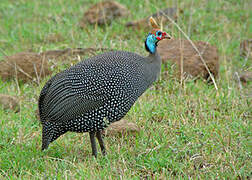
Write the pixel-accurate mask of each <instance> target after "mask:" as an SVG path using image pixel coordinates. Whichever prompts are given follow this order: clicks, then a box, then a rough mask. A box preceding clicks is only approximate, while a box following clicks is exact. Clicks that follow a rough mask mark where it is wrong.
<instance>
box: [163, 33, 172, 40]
mask: <svg viewBox="0 0 252 180" xmlns="http://www.w3.org/2000/svg"><path fill="white" fill-rule="evenodd" d="M171 38H172V37H171V36H170V35H169V34H167V33H166V32H162V39H171Z"/></svg>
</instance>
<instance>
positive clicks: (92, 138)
mask: <svg viewBox="0 0 252 180" xmlns="http://www.w3.org/2000/svg"><path fill="white" fill-rule="evenodd" d="M89 136H90V142H91V147H92V155H93V156H95V157H97V149H96V142H95V132H89Z"/></svg>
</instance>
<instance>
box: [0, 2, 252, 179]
mask: <svg viewBox="0 0 252 180" xmlns="http://www.w3.org/2000/svg"><path fill="white" fill-rule="evenodd" d="M91 2H92V1H91V0H88V1H84V0H75V1H73V0H52V1H42V0H37V1H32V0H19V1H13V0H1V3H0V59H1V58H2V57H3V56H4V55H12V54H15V53H17V52H21V51H28V50H29V51H35V52H40V51H44V50H51V49H64V48H66V47H71V48H75V47H83V48H85V47H96V46H101V47H110V48H115V49H118V50H127V51H132V52H137V53H139V54H143V55H146V54H147V53H146V52H145V50H144V46H143V40H144V38H145V36H146V34H147V33H148V32H142V31H141V32H137V31H134V30H128V29H125V27H124V24H125V23H126V22H127V21H129V20H132V19H133V20H136V19H140V18H143V17H145V16H147V15H149V14H150V13H153V12H155V11H157V10H158V9H160V8H163V7H164V6H173V5H175V4H174V1H171V0H169V1H161V0H160V1H155V0H145V1H142V0H136V1H124V0H120V2H121V3H123V4H124V5H125V6H127V8H129V9H130V11H131V14H130V15H129V16H128V17H126V18H122V19H120V20H115V21H114V22H113V23H112V24H111V26H106V27H103V28H100V27H96V28H95V27H93V26H88V31H83V30H81V29H80V28H79V27H78V22H79V20H80V19H81V17H82V14H83V12H84V11H85V10H86V9H87V8H88V7H89V6H90V5H91V4H92V3H91ZM177 7H179V8H180V9H183V10H184V14H183V15H181V16H180V17H179V19H178V21H177V23H178V25H179V26H180V27H181V28H182V29H183V31H185V32H186V33H187V34H188V35H189V36H190V38H191V39H192V40H203V41H209V42H210V43H211V44H213V45H215V46H217V48H218V50H219V54H220V61H221V62H220V64H221V65H220V76H219V79H217V86H218V88H219V89H218V91H216V90H215V88H214V86H212V85H207V84H206V83H205V82H204V81H202V80H199V81H196V82H190V81H189V82H185V83H180V82H179V81H178V80H176V79H174V78H173V69H172V67H171V66H170V65H169V64H163V66H162V73H161V78H160V80H159V81H158V82H156V83H155V84H154V86H153V87H151V88H150V89H149V90H147V92H146V93H145V94H144V95H143V96H142V97H141V98H140V99H139V100H138V101H137V103H136V104H135V105H134V106H133V107H132V109H131V110H130V112H129V113H128V114H127V115H126V117H125V119H127V120H128V121H131V122H135V123H136V124H137V125H138V126H139V127H140V128H141V131H140V133H139V134H138V135H136V136H135V137H134V136H126V137H108V138H105V143H106V147H107V151H108V155H107V156H105V157H103V156H101V153H100V152H99V156H98V158H97V159H94V158H93V157H92V156H91V147H90V142H89V137H88V134H84V135H83V134H77V133H67V134H65V135H64V136H62V137H60V138H59V139H58V140H57V141H55V142H53V143H52V144H51V145H50V147H49V149H48V150H46V151H44V152H41V150H40V147H41V125H40V123H39V122H38V121H37V120H36V118H35V110H36V109H37V101H36V99H37V97H38V96H39V93H40V90H41V89H42V87H43V85H44V84H45V82H46V80H48V79H49V77H48V78H47V79H45V80H44V81H43V82H42V83H41V84H40V85H39V86H37V85H35V84H22V83H20V84H19V85H18V86H17V84H16V82H15V80H12V81H9V82H3V81H2V80H0V93H5V94H11V95H16V96H19V97H20V99H21V103H20V108H21V110H20V112H19V113H16V114H15V113H14V112H12V111H6V110H3V109H2V108H1V109H0V179H5V178H6V179H40V178H49V179H63V178H67V179H74V178H82V179H145V178H148V179H152V178H154V179H169V178H178V179H188V178H193V179H239V178H241V179H246V178H251V169H252V167H251V147H252V146H251V132H252V129H251V118H252V112H251V111H252V106H251V98H250V99H249V98H248V97H247V94H246V92H249V93H251V92H252V89H251V83H250V84H248V85H246V86H243V89H242V90H241V89H239V88H238V84H237V82H236V81H235V80H234V79H235V78H234V72H236V71H241V70H250V71H251V64H252V63H251V59H249V60H248V61H245V60H244V59H242V58H240V57H239V44H240V42H241V41H242V40H244V39H248V38H251V37H252V22H251V21H252V11H251V10H250V8H249V7H251V2H249V0H241V1H239V0H226V1H224V0H211V1H204V0H188V1H179V3H178V4H177ZM190 19H191V20H190ZM164 28H165V30H166V31H167V32H169V33H171V34H172V35H173V36H174V37H182V34H181V33H180V32H179V31H178V29H176V27H175V26H173V25H172V26H169V27H168V26H164ZM50 33H59V34H61V35H62V36H63V37H65V40H64V41H62V42H57V43H47V42H45V41H44V39H45V38H46V37H47V35H48V34H50Z"/></svg>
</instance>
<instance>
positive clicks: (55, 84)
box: [38, 18, 171, 157]
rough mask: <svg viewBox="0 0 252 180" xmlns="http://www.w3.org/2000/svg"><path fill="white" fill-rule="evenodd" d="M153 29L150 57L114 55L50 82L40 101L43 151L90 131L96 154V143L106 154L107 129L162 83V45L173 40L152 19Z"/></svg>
mask: <svg viewBox="0 0 252 180" xmlns="http://www.w3.org/2000/svg"><path fill="white" fill-rule="evenodd" d="M150 23H151V25H152V30H151V31H150V33H149V34H148V36H147V38H146V40H145V43H144V44H145V49H146V50H147V51H148V52H149V55H148V56H147V57H143V56H141V55H139V54H136V53H132V52H127V51H110V52H106V53H103V54H100V55H97V56H94V57H90V58H88V59H86V60H83V61H81V62H79V63H77V64H76V65H74V66H71V67H69V68H68V69H66V70H64V71H62V72H59V73H58V74H56V75H55V76H53V77H52V78H51V79H50V80H48V81H47V82H46V84H45V85H44V87H43V88H42V90H41V92H40V96H39V100H38V108H39V116H40V121H41V124H42V151H43V150H45V149H47V148H48V146H49V144H50V143H52V142H53V141H54V140H56V139H57V138H58V137H60V136H61V135H63V134H65V133H66V132H68V131H70V132H78V133H85V132H88V133H89V136H90V142H91V148H92V155H93V156H95V157H97V148H96V140H95V137H96V138H97V140H98V143H99V145H100V148H101V152H102V154H103V155H105V154H106V149H105V145H104V141H103V138H102V134H101V133H102V130H103V129H105V128H106V127H108V126H109V124H111V123H113V122H115V121H119V120H120V119H122V118H123V117H124V116H125V115H126V114H127V112H128V111H129V110H130V108H131V107H132V106H133V105H134V103H135V102H136V101H137V99H138V98H139V97H140V96H141V95H142V94H143V93H144V92H145V91H146V90H147V89H148V88H149V87H150V86H151V85H152V84H153V82H154V81H156V80H157V78H158V77H159V74H160V69H161V58H160V56H159V54H158V52H157V50H156V47H157V45H158V42H159V41H161V40H162V39H167V38H168V39H170V38H171V36H170V35H169V34H168V33H166V32H165V31H162V30H160V29H159V26H158V25H157V23H156V21H155V19H153V18H150Z"/></svg>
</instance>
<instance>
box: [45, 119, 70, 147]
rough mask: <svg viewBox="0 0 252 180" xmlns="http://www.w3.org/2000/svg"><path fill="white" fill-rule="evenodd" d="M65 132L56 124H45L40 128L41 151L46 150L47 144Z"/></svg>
mask: <svg viewBox="0 0 252 180" xmlns="http://www.w3.org/2000/svg"><path fill="white" fill-rule="evenodd" d="M65 132H66V130H65V129H64V128H62V127H61V126H59V125H58V124H56V123H52V122H45V123H43V128H42V151H43V150H44V149H47V148H48V146H49V144H50V143H51V142H53V141H54V140H56V139H57V138H58V137H60V136H61V135H62V134H64V133H65Z"/></svg>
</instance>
